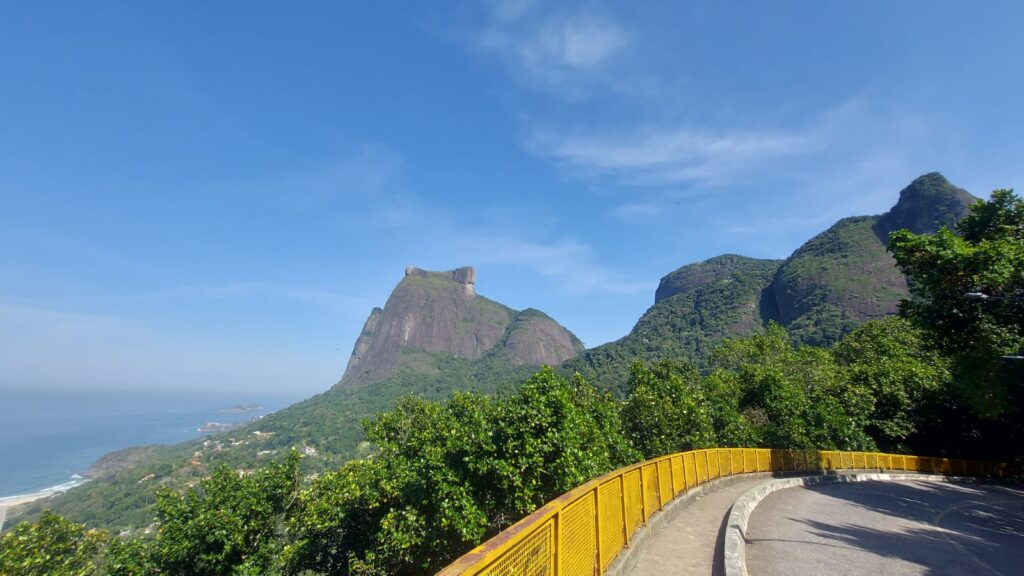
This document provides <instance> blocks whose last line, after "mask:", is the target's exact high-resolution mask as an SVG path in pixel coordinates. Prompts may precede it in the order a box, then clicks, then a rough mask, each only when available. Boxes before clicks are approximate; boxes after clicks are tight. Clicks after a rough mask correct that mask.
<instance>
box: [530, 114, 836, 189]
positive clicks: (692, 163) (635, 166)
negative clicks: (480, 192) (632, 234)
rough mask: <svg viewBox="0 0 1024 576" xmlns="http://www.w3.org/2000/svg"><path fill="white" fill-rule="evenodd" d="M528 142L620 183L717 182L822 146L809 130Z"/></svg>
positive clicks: (682, 131)
mask: <svg viewBox="0 0 1024 576" xmlns="http://www.w3.org/2000/svg"><path fill="white" fill-rule="evenodd" d="M527 147H528V149H529V150H531V151H532V152H534V153H535V154H537V155H540V156H544V157H548V158H551V159H553V160H554V161H555V162H557V163H558V164H560V165H562V166H563V167H565V168H568V169H571V170H574V171H578V172H581V173H583V174H586V175H595V176H611V177H612V178H614V179H615V180H616V181H618V182H619V183H623V184H632V185H669V184H680V183H699V184H721V183H728V182H731V181H733V180H735V179H737V178H740V177H742V176H744V175H746V174H749V173H750V172H751V171H753V170H754V169H756V168H757V167H759V166H760V165H763V164H764V163H766V162H770V161H774V160H778V159H781V158H786V157H793V156H800V155H805V154H808V153H811V152H814V151H816V150H818V149H820V147H821V142H820V140H819V139H818V138H817V137H816V136H815V135H813V134H812V133H808V132H793V131H775V132H770V131H761V132H757V131H743V130H732V131H728V130H719V131H711V130H707V131H704V130H697V129H693V128H689V127H675V128H670V129H648V130H644V131H639V132H626V133H619V134H608V133H600V134H590V133H574V134H566V133H557V132H553V131H551V130H538V131H535V132H534V134H533V136H532V137H531V138H530V139H529V140H528V142H527Z"/></svg>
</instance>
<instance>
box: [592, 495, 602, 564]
mask: <svg viewBox="0 0 1024 576" xmlns="http://www.w3.org/2000/svg"><path fill="white" fill-rule="evenodd" d="M598 488H600V486H594V539H595V540H596V542H595V546H596V550H597V569H596V570H594V574H600V573H601V567H602V566H604V563H602V562H601V499H600V498H598V497H597V490H598Z"/></svg>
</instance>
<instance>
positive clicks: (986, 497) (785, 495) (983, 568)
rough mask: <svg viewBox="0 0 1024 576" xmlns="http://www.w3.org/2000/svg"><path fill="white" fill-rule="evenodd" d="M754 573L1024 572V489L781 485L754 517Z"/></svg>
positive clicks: (750, 562) (750, 561)
mask: <svg viewBox="0 0 1024 576" xmlns="http://www.w3.org/2000/svg"><path fill="white" fill-rule="evenodd" d="M746 557H747V568H748V570H749V572H750V574H752V575H753V576H769V575H775V574H779V575H786V576H799V575H803V574H872V575H882V574H885V575H888V574H896V575H903V574H928V575H937V574H978V575H991V574H1000V575H1010V574H1014V575H1016V574H1024V491H1022V490H1020V489H1013V488H1008V487H1002V486H993V485H982V484H953V483H945V482H926V481H913V482H863V483H856V484H827V485H821V486H810V487H804V488H793V489H788V490H781V491H779V492H775V493H773V494H771V495H769V496H768V497H767V498H765V499H764V500H762V501H761V503H760V504H759V505H758V506H757V508H756V509H755V510H754V513H753V515H752V516H751V518H750V524H749V527H748V530H747V545H746Z"/></svg>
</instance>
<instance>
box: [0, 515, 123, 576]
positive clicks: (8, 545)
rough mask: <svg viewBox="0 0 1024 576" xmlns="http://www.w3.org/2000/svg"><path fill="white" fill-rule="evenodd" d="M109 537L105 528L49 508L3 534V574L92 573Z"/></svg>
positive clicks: (81, 575)
mask: <svg viewBox="0 0 1024 576" xmlns="http://www.w3.org/2000/svg"><path fill="white" fill-rule="evenodd" d="M106 541H107V536H106V535H105V534H104V533H103V532H100V531H96V530H86V529H85V526H84V525H82V524H75V523H74V522H71V521H69V520H67V519H65V518H63V517H61V516H59V515H57V514H54V513H53V512H50V511H49V510H47V511H46V512H43V515H42V516H41V517H40V518H39V522H36V523H29V522H23V523H21V524H19V525H18V526H16V527H15V528H14V529H13V530H11V531H10V532H8V533H7V534H5V535H4V536H3V537H2V538H0V575H3V576H92V575H93V574H98V573H99V571H98V566H99V565H100V552H101V550H102V548H103V546H104V544H105V543H106Z"/></svg>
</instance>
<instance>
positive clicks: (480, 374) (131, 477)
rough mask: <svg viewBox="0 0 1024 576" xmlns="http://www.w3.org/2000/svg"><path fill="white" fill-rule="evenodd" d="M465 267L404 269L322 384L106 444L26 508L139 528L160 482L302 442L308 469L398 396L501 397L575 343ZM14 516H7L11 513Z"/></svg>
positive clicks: (181, 481)
mask: <svg viewBox="0 0 1024 576" xmlns="http://www.w3.org/2000/svg"><path fill="white" fill-rule="evenodd" d="M475 276H476V274H475V272H474V270H473V269H472V268H459V269H457V270H453V271H449V272H428V271H424V270H420V269H418V268H412V267H410V268H408V269H406V273H405V277H404V278H403V279H402V281H401V282H399V284H398V286H397V287H396V288H395V289H394V291H393V292H392V294H391V296H390V297H389V298H388V301H387V303H386V304H385V305H384V308H375V309H374V310H373V311H372V312H371V313H370V317H369V319H368V320H367V322H366V325H365V326H364V328H363V331H362V334H361V335H360V337H359V338H358V340H357V342H356V344H355V347H354V349H353V352H352V356H351V358H350V360H349V364H348V368H347V369H346V371H345V374H344V375H343V377H342V378H341V381H340V382H338V384H336V385H335V386H334V387H332V388H331V389H330V390H328V391H327V392H325V393H323V394H318V395H317V396H314V397H312V398H310V399H308V400H305V401H302V402H299V403H298V404H295V405H293V406H290V407H288V408H286V409H284V410H281V411H280V412H277V413H274V414H269V415H267V416H265V417H263V418H261V419H259V420H256V421H254V422H251V423H249V424H247V425H245V426H241V427H239V428H237V429H234V430H231V431H227V432H223V433H219V434H214V435H211V436H209V437H205V438H201V439H198V440H194V441H190V442H185V443H182V444H178V445H175V446H160V447H147V448H145V449H132V450H128V451H125V452H124V453H123V454H122V453H115V455H111V456H109V457H107V458H105V460H104V462H103V465H101V466H98V467H97V468H96V469H95V472H96V474H95V479H94V480H93V481H92V482H89V483H87V484H85V485H83V486H80V487H78V488H76V489H74V490H71V491H69V492H68V493H66V494H64V495H62V496H58V497H56V498H54V499H50V500H47V501H46V502H45V503H40V504H38V505H35V506H32V507H29V508H28V510H27V514H28V515H29V517H32V516H36V515H38V514H39V513H40V512H41V511H42V509H43V507H50V508H53V509H55V510H57V511H59V512H60V513H61V514H63V515H65V516H67V517H68V518H69V519H72V520H74V521H76V522H85V523H87V524H88V525H90V526H103V527H108V528H118V529H120V528H128V529H140V528H143V527H145V526H146V525H147V524H148V523H149V522H150V520H151V519H150V512H149V508H150V506H152V504H153V502H154V499H155V493H156V490H157V489H158V488H159V487H161V486H172V487H182V486H186V485H189V484H191V483H194V482H195V481H196V480H197V479H198V478H201V477H203V476H205V475H206V474H208V473H209V471H210V470H211V469H212V467H213V466H216V465H217V464H221V463H225V464H229V465H231V466H233V467H236V468H240V469H248V468H252V467H254V466H256V465H257V464H259V463H260V462H264V461H268V460H270V459H279V458H280V456H281V455H282V454H283V453H284V452H286V451H287V450H289V449H290V448H292V447H296V448H298V449H300V450H301V451H303V453H304V454H305V455H306V458H305V460H304V463H303V468H304V470H305V471H306V472H308V473H317V472H322V471H325V470H330V469H333V468H336V467H338V466H340V465H341V463H343V462H344V461H346V460H349V459H351V458H353V457H358V456H365V455H367V453H368V451H369V449H370V447H369V446H368V445H367V444H366V443H365V442H363V434H362V426H361V422H362V421H363V419H366V418H372V417H373V416H375V415H376V414H378V413H380V412H382V411H386V410H390V409H391V408H393V407H394V404H395V401H396V400H397V399H398V398H399V397H400V396H402V395H404V394H416V395H419V396H423V397H425V398H429V399H434V400H439V399H442V398H446V397H448V396H449V395H451V393H452V392H454V391H457V390H462V391H478V392H484V393H488V394H492V395H498V396H500V395H502V394H504V393H505V391H506V390H510V389H512V388H513V387H514V385H516V384H518V383H520V382H522V381H524V380H526V379H527V378H528V377H529V376H530V375H531V374H533V373H534V372H536V371H537V370H538V369H539V368H540V366H541V364H550V365H558V364H561V363H562V362H564V361H565V360H567V359H569V358H572V357H574V356H576V355H577V354H578V353H579V352H580V351H582V350H583V344H582V343H581V342H580V341H579V339H578V338H576V336H574V335H573V334H572V333H571V332H569V331H568V330H566V329H565V328H563V327H562V326H561V325H559V324H558V323H557V322H555V321H554V320H552V319H551V318H550V317H549V316H547V315H546V314H544V313H543V312H540V311H539V310H534V309H527V310H523V311H517V310H513V309H512V308H509V307H507V306H504V305H502V304H500V303H497V302H494V301H492V300H488V299H487V298H484V297H483V296H479V295H478V294H476V290H475ZM13 520H14V519H13V518H12V521H13Z"/></svg>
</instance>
